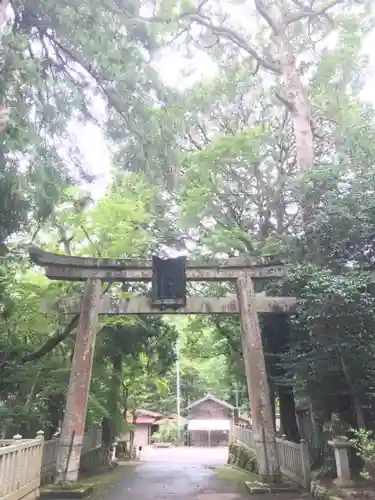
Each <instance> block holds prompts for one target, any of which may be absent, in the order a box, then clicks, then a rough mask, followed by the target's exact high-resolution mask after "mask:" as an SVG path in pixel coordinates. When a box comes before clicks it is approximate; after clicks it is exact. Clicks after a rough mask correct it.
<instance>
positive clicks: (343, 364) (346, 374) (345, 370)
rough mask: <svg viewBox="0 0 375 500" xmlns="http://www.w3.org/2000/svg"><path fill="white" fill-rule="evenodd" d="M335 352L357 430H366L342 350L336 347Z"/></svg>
mask: <svg viewBox="0 0 375 500" xmlns="http://www.w3.org/2000/svg"><path fill="white" fill-rule="evenodd" d="M337 351H338V353H339V357H340V363H341V367H342V371H343V374H344V377H345V381H346V384H347V386H348V389H349V393H350V397H351V400H352V404H353V409H354V413H355V416H356V420H357V425H358V429H366V422H365V415H364V412H363V406H362V403H361V400H360V398H359V397H358V396H357V393H356V388H355V387H354V383H353V380H352V376H351V374H350V370H349V367H348V365H347V364H346V362H345V359H344V354H343V352H342V349H341V348H340V347H338V348H337Z"/></svg>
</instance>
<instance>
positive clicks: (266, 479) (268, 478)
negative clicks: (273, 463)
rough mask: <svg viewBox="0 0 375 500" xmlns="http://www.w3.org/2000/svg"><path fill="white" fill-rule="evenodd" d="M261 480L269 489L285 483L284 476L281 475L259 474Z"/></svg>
mask: <svg viewBox="0 0 375 500" xmlns="http://www.w3.org/2000/svg"><path fill="white" fill-rule="evenodd" d="M259 479H260V481H261V482H262V483H264V484H265V485H267V487H270V486H272V485H273V484H280V483H282V481H283V476H282V475H281V474H259Z"/></svg>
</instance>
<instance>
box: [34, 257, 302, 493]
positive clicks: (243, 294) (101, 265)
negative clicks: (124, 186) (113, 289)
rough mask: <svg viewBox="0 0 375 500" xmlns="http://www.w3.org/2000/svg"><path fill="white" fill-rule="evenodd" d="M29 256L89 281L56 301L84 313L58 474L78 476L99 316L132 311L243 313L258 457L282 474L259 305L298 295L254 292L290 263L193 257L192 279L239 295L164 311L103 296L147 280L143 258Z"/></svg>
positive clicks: (274, 305)
mask: <svg viewBox="0 0 375 500" xmlns="http://www.w3.org/2000/svg"><path fill="white" fill-rule="evenodd" d="M29 252H30V258H31V260H32V261H33V262H34V263H35V264H37V265H39V266H42V267H44V269H45V273H46V276H47V277H49V278H51V279H55V280H69V281H85V290H84V294H83V297H82V299H77V298H73V299H62V300H60V301H59V303H58V304H57V305H56V306H55V309H57V310H60V311H62V312H65V313H68V314H77V313H80V318H79V324H78V332H77V337H76V344H75V349H74V356H73V361H72V370H71V375H70V382H69V389H68V395H67V401H66V410H65V413H64V420H63V425H62V429H61V437H60V447H59V454H58V460H57V480H56V481H57V482H58V483H64V482H74V481H76V480H77V478H78V472H79V462H80V457H81V450H82V440H83V433H84V426H85V418H86V407H87V400H88V393H89V387H90V380H91V370H92V363H93V358H94V350H95V339H96V332H97V322H98V316H99V315H100V314H102V315H113V314H116V315H126V314H136V315H139V314H161V313H162V314H176V313H177V314H239V315H240V320H241V330H242V347H243V353H244V362H245V370H246V379H247V386H248V392H249V400H250V404H251V412H252V423H253V432H254V433H255V439H256V441H258V442H259V447H258V450H257V458H258V465H259V473H260V476H261V477H262V478H263V479H267V480H271V481H277V480H279V478H280V467H279V461H278V455H277V448H276V436H275V428H274V421H273V414H272V406H271V401H270V393H269V386H268V380H267V374H266V367H265V361H264V353H263V345H262V338H261V332H260V328H259V321H258V314H257V313H272V312H283V313H288V312H290V311H292V310H293V309H294V307H295V304H296V299H295V298H294V297H266V296H265V295H263V294H255V292H254V286H253V280H265V279H272V278H281V277H282V276H283V275H284V273H285V267H284V266H283V265H282V264H280V263H277V264H275V263H264V262H260V261H259V260H256V259H253V258H250V257H241V258H231V259H223V260H218V261H216V262H212V263H207V262H194V261H193V262H188V265H187V269H186V279H187V280H188V281H232V282H235V284H236V291H237V294H236V296H227V297H221V298H207V297H188V298H187V303H186V306H185V308H181V309H179V310H177V311H176V310H164V311H162V312H161V311H160V310H159V309H155V308H153V307H152V304H151V301H150V300H149V299H148V298H147V297H145V296H143V297H132V298H130V299H122V300H121V299H120V300H119V299H114V298H111V297H108V296H106V297H103V296H102V282H103V281H111V282H135V281H139V282H145V281H146V282H149V281H151V280H152V263H151V261H149V260H141V259H137V260H134V259H96V258H86V257H71V256H68V255H60V254H53V253H49V252H44V251H43V250H40V249H38V248H31V249H30V250H29Z"/></svg>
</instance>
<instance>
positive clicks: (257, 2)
mask: <svg viewBox="0 0 375 500" xmlns="http://www.w3.org/2000/svg"><path fill="white" fill-rule="evenodd" d="M254 3H255V7H256V9H257V11H258V13H259V14H260V15H261V17H263V19H264V20H265V21H266V23H267V24H268V25H269V27H270V28H271V29H272V31H273V32H274V33H275V35H278V34H279V31H280V30H279V28H278V27H277V26H276V23H275V21H274V20H273V19H272V17H271V16H270V14H269V13H268V12H267V9H266V8H265V7H264V5H263V2H262V0H254Z"/></svg>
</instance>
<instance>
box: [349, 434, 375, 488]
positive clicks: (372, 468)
mask: <svg viewBox="0 0 375 500" xmlns="http://www.w3.org/2000/svg"><path fill="white" fill-rule="evenodd" d="M353 432H354V435H355V438H354V439H352V444H353V446H354V448H355V450H356V452H357V454H358V456H359V457H360V458H361V459H362V460H363V463H364V465H365V468H364V470H363V471H362V473H361V475H362V476H363V477H364V478H366V479H374V478H375V439H374V437H373V432H372V431H366V430H365V429H360V430H359V431H353Z"/></svg>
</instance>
